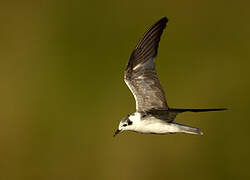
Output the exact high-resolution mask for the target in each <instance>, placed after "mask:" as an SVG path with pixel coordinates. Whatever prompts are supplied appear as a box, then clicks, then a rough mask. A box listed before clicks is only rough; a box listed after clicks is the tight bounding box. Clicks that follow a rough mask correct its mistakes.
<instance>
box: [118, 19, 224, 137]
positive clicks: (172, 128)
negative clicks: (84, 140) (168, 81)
mask: <svg viewBox="0 0 250 180" xmlns="http://www.w3.org/2000/svg"><path fill="white" fill-rule="evenodd" d="M167 22H168V19H167V18H166V17H163V18H162V19H160V20H159V21H158V22H156V23H155V24H154V25H153V26H151V27H150V28H149V30H147V31H146V33H145V34H144V35H143V37H142V38H141V40H140V41H139V42H138V43H137V45H136V47H135V49H134V50H133V52H132V54H131V56H130V58H129V61H128V64H127V66H126V69H125V74H124V80H125V82H126V84H127V86H128V87H129V89H130V90H131V92H132V93H133V96H134V98H135V101H136V112H135V113H133V114H129V115H127V116H126V117H124V118H123V119H122V120H121V122H120V124H119V128H118V129H117V131H116V132H115V135H116V134H118V133H119V132H121V131H123V130H129V131H135V132H140V133H153V134H171V133H189V134H200V135H201V134H203V133H202V132H200V130H199V129H198V128H195V127H190V126H187V125H183V124H180V123H177V122H174V119H175V118H176V116H177V115H178V114H179V113H182V112H188V111H189V112H207V111H222V110H226V109H225V108H217V109H216V108H214V109H183V108H170V107H169V106H168V104H167V101H166V97H165V92H164V90H163V88H162V86H161V83H160V80H159V79H158V76H157V72H156V67H155V58H156V56H157V51H158V46H159V42H160V38H161V35H162V33H163V30H164V29H165V27H166V24H167Z"/></svg>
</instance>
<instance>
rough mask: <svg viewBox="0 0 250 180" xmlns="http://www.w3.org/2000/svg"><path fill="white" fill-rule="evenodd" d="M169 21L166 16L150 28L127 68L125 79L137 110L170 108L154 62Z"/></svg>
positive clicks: (137, 46) (136, 48)
mask: <svg viewBox="0 0 250 180" xmlns="http://www.w3.org/2000/svg"><path fill="white" fill-rule="evenodd" d="M167 22H168V19H167V18H166V17H164V18H162V19H160V20H159V21H158V22H157V23H155V24H154V25H153V26H152V27H151V28H149V30H148V31H147V32H146V33H145V34H144V35H143V37H142V39H141V40H140V41H139V42H138V43H137V45H136V47H135V50H134V51H133V52H132V54H131V56H130V59H129V61H128V64H127V67H126V69H125V76H124V79H125V82H126V84H127V86H128V87H129V89H130V91H131V92H132V93H133V95H134V98H135V100H136V110H137V111H148V110H150V109H168V105H167V102H166V98H165V93H164V91H163V89H162V86H161V83H160V81H159V79H158V76H157V72H156V68H155V62H154V60H155V57H156V56H157V50H158V46H159V42H160V38H161V35H162V33H163V30H164V29H165V27H166V24H167Z"/></svg>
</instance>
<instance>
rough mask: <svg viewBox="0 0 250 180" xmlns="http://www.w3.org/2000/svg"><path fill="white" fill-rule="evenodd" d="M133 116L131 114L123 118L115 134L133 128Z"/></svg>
mask: <svg viewBox="0 0 250 180" xmlns="http://www.w3.org/2000/svg"><path fill="white" fill-rule="evenodd" d="M131 117H132V115H130V114H129V115H127V116H126V117H124V118H122V120H121V121H120V124H119V127H118V129H117V130H116V131H115V134H114V136H116V135H117V134H119V133H120V132H122V131H126V130H131V127H132V126H133V118H131Z"/></svg>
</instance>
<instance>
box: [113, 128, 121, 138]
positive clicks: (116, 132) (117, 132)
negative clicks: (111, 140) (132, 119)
mask: <svg viewBox="0 0 250 180" xmlns="http://www.w3.org/2000/svg"><path fill="white" fill-rule="evenodd" d="M119 132H121V130H119V129H117V130H116V131H115V134H114V137H115V136H116V135H117V134H119Z"/></svg>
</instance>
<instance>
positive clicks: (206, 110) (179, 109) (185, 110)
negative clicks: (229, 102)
mask: <svg viewBox="0 0 250 180" xmlns="http://www.w3.org/2000/svg"><path fill="white" fill-rule="evenodd" d="M225 110H227V108H213V109H182V108H170V111H174V112H177V113H182V112H208V111H225Z"/></svg>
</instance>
